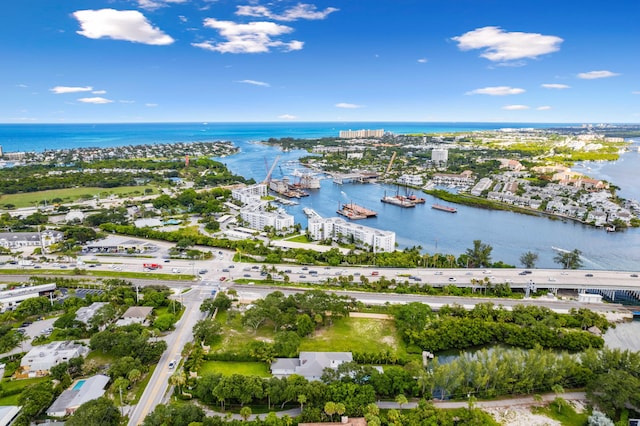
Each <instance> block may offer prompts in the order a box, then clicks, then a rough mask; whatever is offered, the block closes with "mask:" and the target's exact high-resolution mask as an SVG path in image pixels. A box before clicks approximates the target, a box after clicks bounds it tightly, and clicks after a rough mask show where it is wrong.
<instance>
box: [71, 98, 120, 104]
mask: <svg viewBox="0 0 640 426" xmlns="http://www.w3.org/2000/svg"><path fill="white" fill-rule="evenodd" d="M78 102H82V103H84V104H110V103H111V102H113V101H112V100H111V99H106V98H103V97H100V96H95V97H93V98H80V99H78Z"/></svg>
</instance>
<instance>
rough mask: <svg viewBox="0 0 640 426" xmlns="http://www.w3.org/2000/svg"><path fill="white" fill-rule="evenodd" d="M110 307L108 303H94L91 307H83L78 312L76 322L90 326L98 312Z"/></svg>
mask: <svg viewBox="0 0 640 426" xmlns="http://www.w3.org/2000/svg"><path fill="white" fill-rule="evenodd" d="M106 305H108V303H107V302H93V303H92V304H91V305H89V306H83V307H81V308H79V309H78V310H77V311H76V320H78V321H80V322H81V323H84V324H87V325H89V321H91V318H93V317H94V316H95V315H96V313H97V312H98V310H99V309H100V308H102V307H103V306H106Z"/></svg>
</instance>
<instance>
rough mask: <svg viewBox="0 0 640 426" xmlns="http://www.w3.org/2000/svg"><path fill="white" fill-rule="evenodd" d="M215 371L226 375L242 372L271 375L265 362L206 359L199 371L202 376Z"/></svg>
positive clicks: (262, 375) (246, 374)
mask: <svg viewBox="0 0 640 426" xmlns="http://www.w3.org/2000/svg"><path fill="white" fill-rule="evenodd" d="M213 373H221V374H223V375H225V376H230V375H232V374H242V375H244V376H259V377H271V373H270V372H269V368H268V367H267V365H266V364H265V363H263V362H231V361H206V362H204V363H203V364H202V367H200V370H199V371H198V374H199V375H201V376H204V375H207V374H213Z"/></svg>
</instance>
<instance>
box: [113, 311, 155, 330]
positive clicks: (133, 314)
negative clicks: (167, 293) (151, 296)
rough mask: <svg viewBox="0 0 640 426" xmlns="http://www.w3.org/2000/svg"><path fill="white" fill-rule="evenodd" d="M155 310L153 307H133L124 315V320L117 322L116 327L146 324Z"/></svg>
mask: <svg viewBox="0 0 640 426" xmlns="http://www.w3.org/2000/svg"><path fill="white" fill-rule="evenodd" d="M152 311H153V308H152V307H151V306H132V307H130V308H129V309H127V310H126V312H125V313H124V314H122V318H121V319H119V320H118V321H117V322H116V325H118V326H123V325H129V324H143V325H144V324H146V322H147V318H148V317H149V315H151V312H152Z"/></svg>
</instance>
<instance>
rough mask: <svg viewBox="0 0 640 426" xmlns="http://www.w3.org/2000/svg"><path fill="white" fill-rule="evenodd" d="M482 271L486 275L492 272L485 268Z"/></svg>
mask: <svg viewBox="0 0 640 426" xmlns="http://www.w3.org/2000/svg"><path fill="white" fill-rule="evenodd" d="M482 273H483V274H485V275H489V274H491V270H489V269H485V270H484V271H482Z"/></svg>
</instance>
